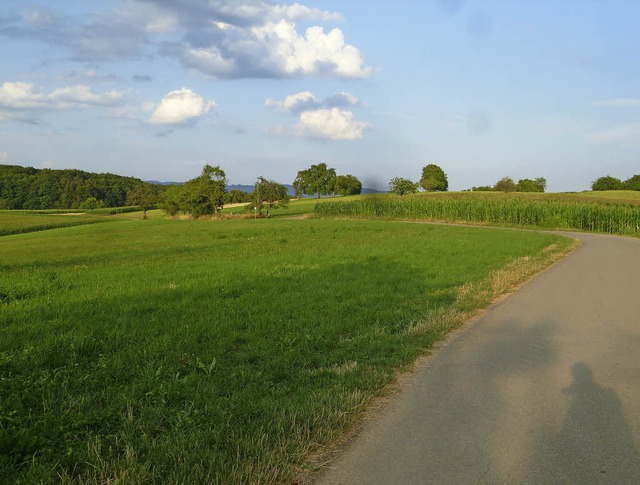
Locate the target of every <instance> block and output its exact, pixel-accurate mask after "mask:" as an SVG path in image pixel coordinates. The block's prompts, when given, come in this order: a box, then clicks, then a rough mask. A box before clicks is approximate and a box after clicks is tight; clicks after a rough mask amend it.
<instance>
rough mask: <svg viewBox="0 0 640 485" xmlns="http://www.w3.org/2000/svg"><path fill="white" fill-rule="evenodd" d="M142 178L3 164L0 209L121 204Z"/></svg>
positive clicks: (140, 182) (125, 201) (115, 205)
mask: <svg viewBox="0 0 640 485" xmlns="http://www.w3.org/2000/svg"><path fill="white" fill-rule="evenodd" d="M144 184H145V182H143V181H142V180H140V179H137V178H134V177H123V176H121V175H114V174H111V173H90V172H84V171H82V170H51V169H37V168H32V167H21V166H19V165H0V209H31V210H40V209H75V208H83V209H95V208H98V207H122V206H124V205H126V203H127V194H128V193H129V191H131V190H133V189H134V188H136V187H139V186H141V185H144Z"/></svg>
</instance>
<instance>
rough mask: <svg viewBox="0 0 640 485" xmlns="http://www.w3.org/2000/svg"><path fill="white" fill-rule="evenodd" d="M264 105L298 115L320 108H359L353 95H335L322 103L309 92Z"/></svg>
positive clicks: (268, 101) (358, 101)
mask: <svg viewBox="0 0 640 485" xmlns="http://www.w3.org/2000/svg"><path fill="white" fill-rule="evenodd" d="M265 105H266V106H268V107H270V108H275V109H277V110H278V111H288V112H290V113H293V114H298V113H301V112H303V111H310V110H314V109H320V108H344V107H355V106H360V100H359V99H358V98H356V97H355V96H354V95H353V94H349V93H337V94H334V95H333V96H329V97H328V98H325V99H324V100H323V101H322V102H320V101H318V99H317V98H316V96H315V94H313V93H312V92H311V91H302V92H300V93H295V94H290V95H289V96H287V97H286V98H284V101H278V100H275V99H271V98H269V99H267V101H266V102H265Z"/></svg>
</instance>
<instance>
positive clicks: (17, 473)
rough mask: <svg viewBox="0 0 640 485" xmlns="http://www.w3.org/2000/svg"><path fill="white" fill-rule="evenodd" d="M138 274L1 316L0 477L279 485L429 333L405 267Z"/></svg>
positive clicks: (374, 262) (420, 296) (414, 274)
mask: <svg viewBox="0 0 640 485" xmlns="http://www.w3.org/2000/svg"><path fill="white" fill-rule="evenodd" d="M132 277H133V275H132ZM136 278H137V279H135V278H134V280H135V281H140V282H141V283H140V284H141V286H140V287H139V288H136V287H135V284H134V285H131V284H130V285H126V286H123V289H122V291H121V293H120V294H114V293H113V290H111V293H110V295H112V296H109V297H106V296H105V295H101V294H100V289H99V288H97V289H96V290H95V292H93V293H92V295H91V296H90V297H83V295H82V294H80V292H68V293H64V292H63V291H57V292H55V291H54V289H52V290H51V294H47V295H39V296H38V297H37V298H33V299H30V300H29V299H27V300H21V301H19V302H14V303H12V304H11V305H7V306H5V308H3V313H2V314H1V315H0V328H1V329H2V333H0V345H1V347H0V352H1V353H0V355H1V356H2V360H1V361H0V363H1V367H0V369H1V372H2V380H0V395H1V396H2V408H3V417H2V422H1V424H2V432H1V433H2V434H0V460H1V461H0V465H1V468H2V472H1V473H0V479H2V480H3V481H5V483H7V481H9V482H10V481H13V480H15V479H17V478H22V479H27V480H28V481H29V480H31V481H35V482H39V481H45V482H46V481H55V480H58V479H59V478H60V477H63V478H65V479H70V480H73V479H80V480H93V479H100V480H102V481H104V480H106V479H115V478H120V479H124V480H125V481H132V482H139V481H143V480H146V479H150V480H156V481H177V482H180V481H186V482H192V483H196V482H210V481H225V482H229V483H242V482H255V481H257V480H267V481H269V480H283V479H285V478H286V477H287V476H288V475H289V474H290V473H291V467H292V466H293V465H296V464H299V463H300V462H301V461H302V460H303V458H304V455H305V453H306V451H308V449H309V447H310V446H313V444H314V443H323V442H325V441H327V440H328V439H330V438H331V437H332V436H333V435H334V433H335V432H336V431H337V430H340V429H342V428H344V427H345V426H347V425H348V423H349V422H350V420H351V419H352V414H353V411H354V409H357V408H359V407H361V406H362V405H363V403H364V401H365V400H366V396H365V394H363V392H369V391H370V390H372V389H376V388H379V387H381V386H382V385H384V384H385V383H387V382H388V381H389V379H390V377H391V376H392V369H393V368H394V367H395V366H398V365H401V364H403V363H406V362H409V361H411V360H412V359H413V358H414V357H415V355H416V354H417V353H418V352H419V351H420V349H421V348H423V347H424V346H425V345H427V344H428V343H429V342H430V341H431V340H433V338H434V335H435V334H429V333H428V332H426V333H424V334H420V335H411V334H410V333H409V332H405V329H406V328H407V327H408V326H409V325H410V324H411V323H412V322H413V321H415V319H416V318H419V317H420V314H421V312H423V311H424V310H425V309H426V308H427V307H428V306H429V302H428V299H427V298H426V297H425V291H427V289H428V285H426V286H425V275H424V274H423V273H421V272H420V271H417V270H416V269H415V268H412V267H411V266H409V265H404V264H401V263H398V262H397V261H386V260H383V259H380V258H375V257H371V258H368V259H366V260H363V261H354V262H350V263H345V264H335V265H329V266H322V267H319V266H318V267H307V268H299V267H293V266H291V267H289V266H286V265H284V266H279V267H274V268H272V270H270V272H268V273H267V274H261V275H260V274H258V275H246V274H245V275H239V276H238V278H237V279H234V280H233V281H228V282H224V283H223V284H211V283H210V282H208V281H201V282H197V284H191V285H190V286H187V287H182V286H180V284H175V285H169V286H167V287H159V286H157V285H154V282H153V281H146V282H145V284H144V285H142V281H143V280H141V279H140V278H139V277H136ZM5 310H6V311H5ZM25 477H26V478H25Z"/></svg>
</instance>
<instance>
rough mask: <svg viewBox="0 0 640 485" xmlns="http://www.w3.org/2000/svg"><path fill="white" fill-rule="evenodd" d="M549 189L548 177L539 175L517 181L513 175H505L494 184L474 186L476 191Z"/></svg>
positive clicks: (473, 189) (533, 190)
mask: <svg viewBox="0 0 640 485" xmlns="http://www.w3.org/2000/svg"><path fill="white" fill-rule="evenodd" d="M546 189H547V179H545V178H544V177H537V178H535V179H520V180H518V182H515V181H514V180H513V179H512V178H511V177H503V178H501V179H500V180H498V181H497V182H496V183H495V184H494V185H481V186H479V187H472V188H471V190H472V191H474V192H488V191H495V192H544V191H545V190H546Z"/></svg>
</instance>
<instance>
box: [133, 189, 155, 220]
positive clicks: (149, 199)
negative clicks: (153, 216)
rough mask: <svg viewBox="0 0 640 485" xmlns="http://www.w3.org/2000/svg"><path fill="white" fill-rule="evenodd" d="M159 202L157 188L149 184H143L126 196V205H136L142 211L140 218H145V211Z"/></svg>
mask: <svg viewBox="0 0 640 485" xmlns="http://www.w3.org/2000/svg"><path fill="white" fill-rule="evenodd" d="M159 201H160V193H159V191H158V188H157V187H156V186H154V185H151V184H143V185H139V186H138V187H136V188H134V189H132V190H130V191H129V193H128V194H127V203H128V204H129V205H137V206H140V208H141V209H142V218H143V219H146V218H147V211H148V210H149V209H153V208H154V207H155V206H156V204H157V203H158V202H159Z"/></svg>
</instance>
